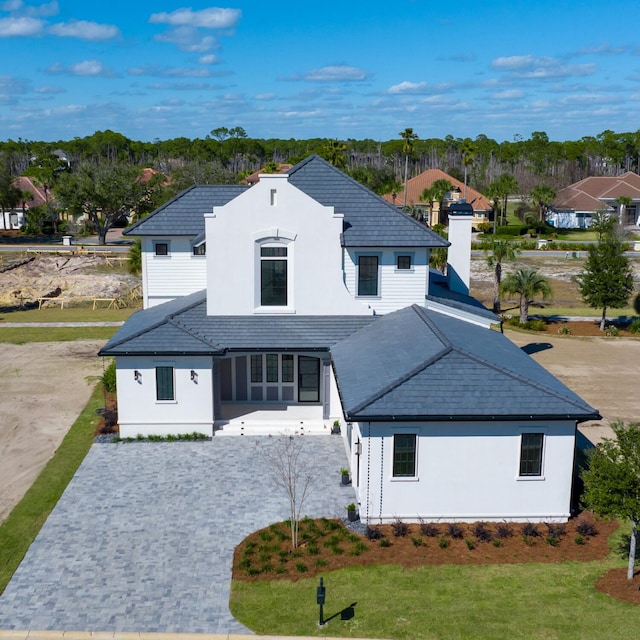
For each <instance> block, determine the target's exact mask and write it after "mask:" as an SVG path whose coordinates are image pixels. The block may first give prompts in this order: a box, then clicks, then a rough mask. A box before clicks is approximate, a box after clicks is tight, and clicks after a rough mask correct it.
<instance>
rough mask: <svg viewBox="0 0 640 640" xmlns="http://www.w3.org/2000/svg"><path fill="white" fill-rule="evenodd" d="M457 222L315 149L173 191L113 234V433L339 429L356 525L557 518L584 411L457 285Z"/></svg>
mask: <svg viewBox="0 0 640 640" xmlns="http://www.w3.org/2000/svg"><path fill="white" fill-rule="evenodd" d="M471 221H472V215H471V213H470V211H469V207H459V208H458V209H456V208H455V207H453V208H452V210H451V211H450V214H449V241H446V240H444V239H443V238H441V237H440V236H439V235H438V234H435V233H433V232H432V231H430V230H429V229H427V228H426V227H424V225H421V224H419V223H418V222H416V221H415V220H414V219H412V218H411V217H409V216H407V215H406V214H404V213H403V212H401V211H399V210H398V208H397V207H395V206H393V205H392V204H390V203H388V202H386V201H385V200H384V199H382V198H380V197H378V196H377V195H375V194H374V193H372V192H371V191H369V190H368V189H366V188H365V187H363V186H362V185H360V184H359V183H357V182H355V181H354V180H352V179H351V178H349V177H348V176H346V175H345V174H344V173H342V172H341V171H339V170H338V169H336V168H335V167H333V166H331V165H330V164H328V163H327V162H326V161H324V160H322V159H321V158H319V157H317V156H311V157H310V158H307V159H306V160H304V161H302V162H300V163H298V164H297V165H295V166H294V167H292V168H291V169H290V170H289V171H288V173H286V174H273V175H261V176H260V180H259V182H257V183H256V184H254V185H253V186H251V187H244V186H236V185H232V186H220V187H215V186H213V187H211V186H207V187H197V186H196V187H192V188H190V189H187V190H186V191H184V192H183V193H182V194H180V195H178V196H176V198H174V199H173V200H171V201H169V202H167V203H166V204H165V205H163V206H162V207H160V208H159V209H157V210H156V211H155V212H153V213H152V214H150V215H149V216H147V217H146V218H144V219H143V220H141V221H140V222H138V223H136V224H135V225H133V226H132V227H130V228H129V229H128V230H127V232H126V233H127V234H128V235H132V236H139V237H140V238H141V240H142V250H143V263H142V264H143V286H144V289H145V295H144V307H145V308H144V309H143V310H142V311H139V312H138V313H136V314H134V315H133V316H132V317H131V318H130V319H129V320H128V321H127V322H126V323H125V324H124V326H123V327H122V328H121V329H120V330H119V331H118V332H117V333H116V334H115V335H114V337H113V338H112V339H111V340H110V341H109V342H108V343H107V344H106V345H105V346H104V347H103V349H102V350H101V354H102V355H106V356H113V357H115V359H116V370H117V389H118V412H119V425H120V433H121V436H123V437H127V436H132V437H135V436H136V435H138V434H143V435H149V434H165V435H166V434H178V433H189V432H193V431H197V432H202V433H205V434H207V435H209V436H212V437H213V441H214V442H215V439H216V438H219V437H222V436H241V435H265V436H267V435H276V434H279V433H289V434H294V433H297V434H304V435H305V437H338V436H337V435H332V434H334V433H335V431H336V430H335V428H334V424H335V423H338V424H339V425H340V426H341V436H340V437H342V438H343V439H344V444H345V450H346V452H347V456H348V459H349V464H350V468H351V476H352V483H353V488H354V490H355V492H356V495H357V500H358V504H359V510H360V514H361V517H362V518H366V519H367V521H370V522H386V521H390V520H393V519H395V518H397V517H400V518H403V519H405V520H416V519H418V518H423V519H425V520H458V521H460V520H480V519H482V520H515V521H525V520H529V521H543V520H545V521H549V520H558V521H562V520H566V519H567V518H568V516H569V514H570V496H571V489H572V479H573V457H574V448H575V438H576V426H577V423H579V422H580V421H583V420H588V419H594V418H598V417H599V416H598V413H597V411H596V410H595V409H593V408H592V407H590V406H589V405H588V404H586V403H585V402H584V401H583V400H581V399H580V398H579V397H578V396H577V395H576V394H575V393H573V392H572V391H571V390H569V389H568V388H567V387H566V386H564V385H563V384H562V383H561V382H559V381H558V380H557V379H556V378H554V377H553V376H552V375H551V374H549V373H548V372H547V371H546V370H545V369H543V368H542V367H540V365H538V364H537V363H536V362H535V361H533V360H532V359H531V358H530V357H529V356H528V355H526V354H525V353H524V352H522V351H521V350H520V349H518V348H517V347H516V346H515V345H514V344H513V343H512V342H510V341H509V340H508V339H507V338H506V337H505V336H504V335H502V333H500V332H498V331H494V330H492V329H491V324H492V323H495V322H497V321H498V318H496V316H494V315H493V314H492V313H491V312H490V311H488V310H487V309H485V308H484V307H482V305H480V304H479V303H478V302H477V301H475V300H473V298H471V297H470V296H469V290H468V286H469V259H470V238H471ZM449 244H450V246H449V249H448V251H449V262H450V268H449V274H450V275H449V278H448V279H447V278H445V277H444V276H442V275H438V276H436V275H435V274H434V272H432V271H431V270H430V269H429V253H430V251H431V250H432V249H434V248H438V247H444V246H447V245H449ZM257 473H259V470H257ZM327 481H332V480H331V479H327ZM336 481H337V478H336Z"/></svg>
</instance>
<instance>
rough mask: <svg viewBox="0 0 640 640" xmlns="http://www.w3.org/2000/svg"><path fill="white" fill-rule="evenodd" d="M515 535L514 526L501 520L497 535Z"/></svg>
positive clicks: (505, 536)
mask: <svg viewBox="0 0 640 640" xmlns="http://www.w3.org/2000/svg"><path fill="white" fill-rule="evenodd" d="M512 535H513V527H512V526H511V525H510V524H508V523H507V522H501V523H500V524H499V525H498V526H497V527H496V537H498V538H502V539H505V538H510V537H511V536H512Z"/></svg>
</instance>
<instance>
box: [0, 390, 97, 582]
mask: <svg viewBox="0 0 640 640" xmlns="http://www.w3.org/2000/svg"><path fill="white" fill-rule="evenodd" d="M103 404H104V398H103V394H102V385H98V386H97V387H96V389H95V390H94V392H93V394H92V396H91V398H90V400H89V402H88V403H87V405H86V406H85V408H84V409H83V411H82V413H81V414H80V415H79V416H78V419H77V420H76V421H75V422H74V424H73V426H72V427H71V429H70V430H69V431H68V433H67V435H66V436H65V438H64V440H63V441H62V443H61V444H60V446H59V447H58V449H57V450H56V452H55V454H54V456H53V458H51V460H50V461H49V462H48V463H47V466H46V467H45V468H44V469H43V471H42V473H41V474H40V475H39V476H38V479H37V480H36V481H35V482H34V483H33V485H32V486H31V488H30V489H29V491H27V493H26V494H25V496H24V498H23V499H22V500H21V501H20V503H19V504H18V505H17V506H16V507H15V508H14V510H13V511H12V512H11V513H10V514H9V517H8V518H7V519H6V520H5V522H4V523H3V524H2V525H0V594H1V593H2V592H3V591H4V589H5V587H6V586H7V583H8V582H9V580H10V579H11V576H12V575H13V573H14V571H15V570H16V569H17V568H18V565H19V564H20V562H21V561H22V558H23V557H24V555H25V553H26V552H27V550H28V549H29V546H30V545H31V543H32V542H33V540H34V539H35V537H36V536H37V535H38V532H39V531H40V528H41V527H42V525H43V524H44V522H45V520H46V519H47V517H48V516H49V514H50V513H51V510H52V509H53V508H54V507H55V505H56V503H57V502H58V499H59V498H60V496H61V495H62V493H63V491H64V490H65V489H66V487H67V484H69V481H70V480H71V478H72V477H73V475H74V474H75V472H76V469H77V468H78V467H79V466H80V463H81V462H82V461H83V460H84V457H85V456H86V455H87V452H88V451H89V448H90V447H91V444H92V442H93V434H94V432H95V429H96V426H97V424H98V421H99V417H98V416H96V409H97V408H98V407H101V406H103Z"/></svg>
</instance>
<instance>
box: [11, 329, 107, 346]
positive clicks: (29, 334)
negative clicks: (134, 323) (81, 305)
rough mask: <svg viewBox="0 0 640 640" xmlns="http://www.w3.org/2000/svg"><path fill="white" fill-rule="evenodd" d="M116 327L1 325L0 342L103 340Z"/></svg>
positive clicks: (105, 339)
mask: <svg viewBox="0 0 640 640" xmlns="http://www.w3.org/2000/svg"><path fill="white" fill-rule="evenodd" d="M117 330H118V327H33V328H31V327H3V326H2V325H1V324H0V343H2V342H8V343H11V344H25V343H27V342H70V341H73V340H104V341H105V342H106V341H107V340H109V338H111V336H113V334H114V333H115V332H116V331H117Z"/></svg>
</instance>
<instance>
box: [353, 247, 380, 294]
mask: <svg viewBox="0 0 640 640" xmlns="http://www.w3.org/2000/svg"><path fill="white" fill-rule="evenodd" d="M378 261H379V260H378V256H358V295H359V296H377V295H379V294H380V282H379V275H378Z"/></svg>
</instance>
